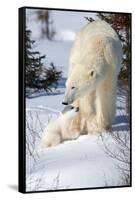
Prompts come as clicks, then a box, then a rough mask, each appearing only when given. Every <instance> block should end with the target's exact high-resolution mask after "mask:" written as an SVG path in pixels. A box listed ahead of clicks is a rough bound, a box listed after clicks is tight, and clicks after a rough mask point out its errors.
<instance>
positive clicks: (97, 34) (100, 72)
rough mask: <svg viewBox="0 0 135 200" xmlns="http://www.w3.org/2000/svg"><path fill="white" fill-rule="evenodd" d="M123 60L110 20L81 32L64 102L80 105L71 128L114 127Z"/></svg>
mask: <svg viewBox="0 0 135 200" xmlns="http://www.w3.org/2000/svg"><path fill="white" fill-rule="evenodd" d="M121 63H122V45H121V42H120V40H119V38H118V36H117V34H116V32H115V31H114V30H113V28H111V26H110V25H109V24H108V23H106V22H105V21H102V20H97V21H94V22H92V23H89V24H88V25H87V26H85V27H84V28H83V29H82V30H81V31H80V32H79V33H77V36H76V40H75V42H74V44H73V47H72V49H71V54H70V62H69V74H68V79H67V82H66V91H65V97H64V100H63V102H62V103H63V104H64V105H68V104H71V103H72V104H73V105H75V106H79V109H80V112H79V117H76V118H75V119H74V122H73V123H72V127H71V129H72V128H73V129H74V130H75V129H76V128H77V127H78V126H80V127H81V130H82V131H86V132H87V133H97V132H103V131H110V130H111V125H112V119H113V116H114V114H115V104H116V87H117V75H118V73H119V71H120V68H121ZM78 121H79V122H78Z"/></svg>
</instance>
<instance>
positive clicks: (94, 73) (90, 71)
mask: <svg viewBox="0 0 135 200" xmlns="http://www.w3.org/2000/svg"><path fill="white" fill-rule="evenodd" d="M88 74H89V78H94V77H95V76H96V71H95V70H94V69H91V70H89V72H88Z"/></svg>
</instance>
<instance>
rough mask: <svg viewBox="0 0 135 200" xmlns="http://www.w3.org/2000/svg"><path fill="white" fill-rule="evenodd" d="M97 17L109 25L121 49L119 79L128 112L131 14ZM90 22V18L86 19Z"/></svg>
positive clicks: (100, 15)
mask: <svg viewBox="0 0 135 200" xmlns="http://www.w3.org/2000/svg"><path fill="white" fill-rule="evenodd" d="M97 16H98V17H99V18H100V19H102V20H104V21H106V22H107V23H109V24H110V25H111V26H112V27H113V28H114V30H115V31H116V32H117V34H118V36H119V38H120V40H121V42H122V47H123V60H122V68H121V70H120V73H119V79H120V80H122V81H123V82H124V84H125V88H126V90H127V98H126V111H127V112H129V111H130V87H129V86H130V81H131V77H130V76H131V55H130V54H131V41H130V35H131V14H127V13H110V14H109V13H98V14H97ZM86 19H87V20H88V21H89V22H92V21H93V19H92V18H86Z"/></svg>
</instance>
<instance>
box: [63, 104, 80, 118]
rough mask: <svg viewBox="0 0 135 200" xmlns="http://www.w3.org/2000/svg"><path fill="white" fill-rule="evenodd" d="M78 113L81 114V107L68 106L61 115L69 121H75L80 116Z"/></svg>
mask: <svg viewBox="0 0 135 200" xmlns="http://www.w3.org/2000/svg"><path fill="white" fill-rule="evenodd" d="M78 112H79V107H75V106H72V105H68V106H66V107H65V108H64V109H63V111H62V112H61V114H62V116H65V117H66V118H68V119H73V118H74V117H75V116H77V115H78Z"/></svg>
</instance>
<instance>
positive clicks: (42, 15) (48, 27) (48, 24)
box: [36, 10, 55, 40]
mask: <svg viewBox="0 0 135 200" xmlns="http://www.w3.org/2000/svg"><path fill="white" fill-rule="evenodd" d="M36 14H37V20H38V21H39V22H40V24H41V37H42V38H45V37H46V38H47V39H48V40H52V38H53V36H54V35H55V31H54V28H53V20H51V11H48V10H38V11H36Z"/></svg>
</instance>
